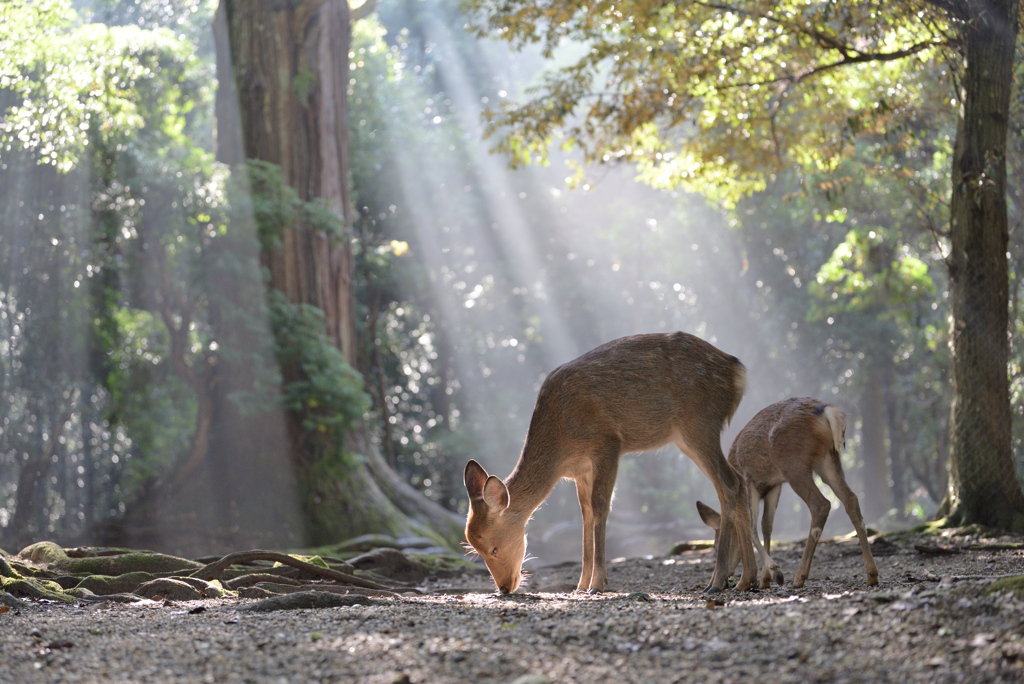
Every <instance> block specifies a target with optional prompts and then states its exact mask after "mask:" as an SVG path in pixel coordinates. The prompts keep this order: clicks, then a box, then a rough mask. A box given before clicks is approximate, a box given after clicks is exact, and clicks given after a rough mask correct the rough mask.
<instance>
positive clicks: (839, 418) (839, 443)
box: [824, 406, 846, 454]
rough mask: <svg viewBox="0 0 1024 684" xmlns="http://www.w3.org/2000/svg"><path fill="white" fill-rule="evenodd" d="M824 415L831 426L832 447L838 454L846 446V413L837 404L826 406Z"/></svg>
mask: <svg viewBox="0 0 1024 684" xmlns="http://www.w3.org/2000/svg"><path fill="white" fill-rule="evenodd" d="M824 415H825V420H827V421H828V425H829V427H830V428H832V448H833V449H834V450H835V452H836V454H838V453H839V452H840V451H842V450H843V447H844V446H846V437H845V435H846V414H845V413H843V410H842V409H841V408H839V407H837V406H826V407H825V411H824Z"/></svg>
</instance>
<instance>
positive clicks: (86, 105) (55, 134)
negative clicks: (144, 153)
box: [0, 0, 208, 171]
mask: <svg viewBox="0 0 1024 684" xmlns="http://www.w3.org/2000/svg"><path fill="white" fill-rule="evenodd" d="M58 17H60V18H61V20H59V21H58V19H57V18H58ZM73 20H74V13H73V12H72V11H71V9H70V7H69V5H68V3H67V2H60V1H59V0H56V1H55V2H44V3H20V2H18V3H14V5H13V7H11V8H9V9H6V10H5V13H4V14H2V15H0V35H4V36H5V39H4V40H5V41H7V42H5V44H4V46H3V48H4V49H2V50H0V55H2V56H0V86H2V87H3V88H5V89H7V90H9V91H10V92H11V93H12V94H14V95H16V97H15V98H11V102H12V104H11V105H10V106H8V107H6V112H5V120H4V124H3V126H2V128H0V154H5V153H10V152H11V151H13V150H14V149H22V150H32V151H33V152H34V153H35V154H36V155H38V157H39V158H40V161H41V162H43V163H48V164H52V165H54V166H56V167H57V168H59V169H60V170H62V171H69V170H70V169H71V168H72V167H73V166H74V165H75V164H76V162H77V160H78V159H79V158H80V157H81V155H82V154H83V153H84V152H85V150H86V147H87V146H88V145H89V144H90V138H92V143H93V144H96V143H97V142H98V143H99V144H104V145H110V144H112V143H113V141H114V139H115V138H117V137H120V136H125V135H130V134H131V132H132V131H135V130H138V129H140V128H141V127H142V126H143V125H145V124H146V123H147V122H148V123H149V124H150V125H156V126H159V127H160V128H161V129H162V130H163V132H164V133H165V134H166V135H168V136H170V137H172V138H176V139H177V140H178V142H179V143H182V142H184V138H183V137H182V130H183V125H182V123H181V121H182V119H181V117H182V116H184V115H186V114H188V113H190V112H191V111H192V109H193V108H194V107H195V104H196V98H197V97H198V95H199V94H198V93H197V92H196V91H195V90H193V89H192V87H190V86H192V85H194V84H195V83H196V82H197V80H198V74H197V73H196V72H197V71H201V70H203V69H207V68H208V67H204V66H203V65H201V64H200V63H199V62H198V61H197V60H196V59H195V58H194V56H193V51H192V47H191V45H190V44H189V43H188V42H187V41H184V40H180V39H178V38H177V37H175V36H174V34H173V33H171V32H170V31H166V30H162V29H161V30H156V31H146V30H142V29H139V28H137V27H115V28H109V27H106V26H103V25H100V24H88V25H84V26H80V27H74V28H69V27H70V24H71V23H72V22H73ZM62 29H65V30H62ZM15 40H19V41H20V42H19V43H18V45H17V46H15V45H14V44H13V43H14V42H15ZM8 43H9V44H8ZM169 84H173V86H172V87H163V86H164V85H169ZM159 111H163V112H165V114H164V116H162V117H150V116H149V113H151V112H159ZM161 119H162V120H161ZM0 159H2V157H0Z"/></svg>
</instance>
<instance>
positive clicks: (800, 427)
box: [729, 397, 833, 490]
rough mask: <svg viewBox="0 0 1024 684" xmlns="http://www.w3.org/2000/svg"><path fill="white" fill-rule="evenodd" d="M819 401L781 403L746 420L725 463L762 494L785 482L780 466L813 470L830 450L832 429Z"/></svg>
mask: <svg viewBox="0 0 1024 684" xmlns="http://www.w3.org/2000/svg"><path fill="white" fill-rule="evenodd" d="M827 406H828V404H826V403H825V402H823V401H820V400H818V399H814V398H811V397H798V398H792V399H784V400H783V401H780V402H777V403H774V404H772V405H770V406H767V407H766V408H764V409H762V410H761V411H760V412H758V414H757V415H755V416H754V417H753V418H751V419H750V422H749V423H747V424H746V426H744V428H743V429H742V430H740V433H739V434H738V435H737V436H736V439H735V441H733V444H732V448H730V449H729V463H730V464H731V465H732V466H733V467H735V468H736V469H737V470H739V471H740V472H742V473H743V474H744V475H745V476H746V477H747V479H748V480H750V481H751V482H753V483H754V484H755V485H757V486H758V487H759V488H760V489H762V490H765V489H768V488H770V487H772V486H775V485H777V484H780V483H782V482H785V481H786V478H785V476H784V475H783V473H782V470H781V468H780V463H781V462H783V461H786V462H787V464H789V465H790V467H801V468H807V469H808V470H810V469H812V468H813V465H814V463H816V462H817V461H818V460H820V459H822V458H828V457H829V455H830V454H831V452H832V450H833V436H832V428H831V426H830V425H829V422H828V419H827V418H826V417H825V408H826V407H827Z"/></svg>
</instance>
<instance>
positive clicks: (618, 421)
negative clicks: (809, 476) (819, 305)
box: [465, 332, 757, 593]
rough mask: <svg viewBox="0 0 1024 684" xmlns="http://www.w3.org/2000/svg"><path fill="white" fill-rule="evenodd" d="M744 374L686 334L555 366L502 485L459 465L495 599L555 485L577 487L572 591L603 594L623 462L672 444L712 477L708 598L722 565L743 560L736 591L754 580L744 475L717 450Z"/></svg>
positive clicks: (517, 575)
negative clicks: (715, 549)
mask: <svg viewBox="0 0 1024 684" xmlns="http://www.w3.org/2000/svg"><path fill="white" fill-rule="evenodd" d="M745 383H746V370H745V369H744V367H743V364H742V363H740V361H739V359H737V358H736V357H735V356H729V355H728V354H725V353H724V352H722V351H720V350H719V349H717V348H715V347H714V346H712V345H711V344H709V343H707V342H705V341H703V340H701V339H699V338H697V337H694V336H693V335H688V334H686V333H682V332H676V333H664V334H649V335H634V336H632V337H623V338H621V339H618V340H613V341H612V342H609V343H607V344H604V345H601V346H600V347H597V348H596V349H594V350H592V351H589V352H587V353H586V354H584V355H583V356H581V357H579V358H578V359H575V360H573V361H570V362H568V363H566V364H564V365H562V366H559V367H558V368H556V369H555V370H553V371H552V372H551V374H550V375H548V377H547V378H546V379H545V380H544V383H543V384H542V385H541V388H540V392H539V393H538V395H537V404H536V406H535V407H534V409H533V418H532V419H531V420H530V428H529V431H528V432H527V434H526V443H525V444H524V446H523V452H522V454H521V455H520V457H519V462H518V463H517V464H516V467H515V469H514V470H513V471H512V474H511V475H509V476H508V477H507V478H506V479H505V481H504V482H503V481H502V480H500V479H499V478H497V477H495V476H494V475H488V474H487V471H485V470H484V469H483V468H482V467H481V466H480V464H479V463H477V462H476V461H470V462H469V463H467V464H466V472H465V482H466V490H467V492H468V493H469V503H470V508H469V516H468V518H467V520H466V539H467V541H469V543H470V545H472V547H473V549H474V550H475V551H476V552H477V553H478V554H480V556H481V557H482V558H483V560H484V562H485V563H486V564H487V569H488V570H490V572H491V577H492V578H493V579H494V583H495V584H496V585H497V587H498V590H499V591H501V592H502V593H509V592H512V591H515V590H516V589H517V588H518V587H519V584H520V582H521V581H522V565H523V557H524V555H525V553H526V523H527V521H528V520H529V519H530V516H531V515H533V512H534V511H535V510H536V509H537V507H538V506H540V505H541V503H543V502H544V500H545V499H546V498H547V497H548V495H549V494H550V493H551V490H552V489H553V488H554V486H555V484H556V483H557V482H558V481H559V480H560V479H562V478H567V479H570V480H574V481H575V482H576V493H577V496H578V497H579V502H580V509H581V510H582V511H583V572H582V574H581V575H580V581H579V584H578V585H577V591H583V590H588V591H601V590H603V589H604V586H605V581H606V579H607V570H606V568H605V524H606V522H607V520H608V512H609V511H610V510H611V503H612V490H613V489H614V487H615V475H616V473H617V471H618V467H619V456H620V455H621V454H623V453H627V452H632V451H646V450H648V449H657V448H658V447H661V446H662V445H665V444H668V443H669V442H672V443H674V444H676V446H678V447H679V448H680V449H681V450H682V451H683V453H685V454H686V455H687V456H689V457H690V458H691V459H693V461H694V462H695V463H696V464H697V465H698V466H699V467H700V469H701V470H702V471H703V472H704V474H705V475H707V476H708V478H710V480H711V482H712V483H713V484H714V485H715V491H716V492H717V493H718V500H719V502H720V505H721V506H722V510H723V511H730V515H728V516H727V517H726V524H725V525H724V526H723V529H722V533H721V534H720V538H721V540H720V544H721V547H722V548H723V549H725V550H726V551H727V552H728V553H726V554H723V555H719V558H718V560H717V561H716V564H715V572H714V574H713V575H712V578H711V584H710V585H709V587H708V588H709V590H710V591H717V590H721V589H723V588H724V587H725V582H726V579H727V578H728V577H729V575H731V574H732V571H733V570H735V569H736V566H735V565H733V566H732V567H731V568H728V572H726V567H725V564H724V563H723V562H722V558H726V557H731V554H732V552H733V551H735V552H736V555H737V557H742V560H743V576H742V577H741V578H740V581H739V584H738V585H737V586H738V588H740V589H747V588H749V587H750V585H751V584H752V583H753V580H754V576H755V574H756V572H757V562H756V560H755V558H754V552H753V547H752V540H751V538H750V514H749V512H748V510H747V495H746V492H745V490H744V485H743V479H742V478H741V477H740V476H739V475H738V474H737V473H736V472H735V471H734V470H733V469H732V468H731V467H730V466H729V464H728V463H727V462H726V460H725V455H724V454H723V453H722V447H721V436H722V428H723V427H724V426H725V424H726V423H727V422H728V421H729V419H730V418H731V417H732V415H733V414H734V413H735V412H736V407H737V406H738V405H739V403H740V399H741V398H742V396H743V390H744V387H745Z"/></svg>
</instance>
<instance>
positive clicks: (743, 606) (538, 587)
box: [0, 537, 1024, 684]
mask: <svg viewBox="0 0 1024 684" xmlns="http://www.w3.org/2000/svg"><path fill="white" fill-rule="evenodd" d="M1020 542H1021V539H1019V538H1015V539H1008V538H1002V539H995V540H993V539H980V538H971V537H959V538H952V539H948V540H939V543H940V544H941V545H943V546H944V547H946V548H945V549H943V548H937V547H936V546H935V544H936V540H935V538H934V537H930V538H928V539H927V540H924V539H923V538H914V537H901V538H898V539H897V540H896V541H895V542H890V543H882V542H880V543H876V545H875V551H876V553H877V557H876V560H877V562H878V566H879V572H880V575H881V586H880V587H878V588H875V589H872V590H870V591H868V590H867V588H866V586H865V580H864V571H863V566H862V564H861V557H860V550H859V547H858V546H857V544H856V541H854V540H835V541H831V542H823V543H821V544H820V545H819V547H818V551H817V554H816V555H815V562H814V567H813V569H812V574H811V578H810V580H808V583H807V586H805V587H804V588H802V589H794V588H793V587H792V585H790V584H789V583H788V582H787V584H786V585H784V586H782V587H777V588H774V589H771V590H767V591H761V592H755V593H739V592H736V591H734V590H730V591H727V592H724V593H723V594H719V595H717V597H716V600H712V601H710V602H709V599H708V596H706V595H704V594H703V593H702V591H701V590H702V589H703V587H704V585H705V584H706V583H707V581H708V579H709V578H710V576H711V571H712V568H713V566H714V558H713V552H712V551H710V550H694V551H688V552H685V553H683V554H680V555H677V556H671V557H661V558H648V559H629V560H626V559H616V562H613V563H611V564H610V566H609V568H610V572H609V586H610V587H611V589H612V591H609V592H607V593H604V594H600V595H594V596H573V595H571V594H569V593H566V590H567V589H571V588H572V587H574V586H575V582H576V579H577V574H578V572H579V566H578V564H576V565H572V564H564V565H561V566H554V567H546V568H537V569H535V570H534V577H533V578H532V579H531V580H530V581H529V582H528V583H527V584H526V586H525V589H524V590H520V592H521V593H519V594H516V595H512V596H506V597H500V596H497V595H495V594H494V593H493V591H492V587H491V586H490V581H489V577H488V576H487V575H486V573H481V574H466V575H462V576H460V577H456V578H449V579H445V580H438V581H434V582H430V583H428V584H426V585H425V586H424V587H422V588H421V591H422V592H423V593H422V594H417V595H406V596H401V597H397V598H396V597H391V598H375V599H373V604H372V605H355V606H347V607H340V608H328V609H317V610H291V611H279V612H271V613H253V612H248V611H245V610H240V609H241V608H242V607H244V606H245V605H247V604H251V603H252V601H250V600H245V599H216V600H206V601H194V602H179V603H169V602H159V601H145V602H140V603H135V604H116V603H98V604H85V605H79V606H64V605H56V604H40V603H31V604H29V605H27V606H25V607H22V608H16V609H12V610H9V611H7V612H4V613H2V614H0V681H3V682H19V683H20V682H99V681H104V682H201V681H209V682H234V681H251V682H317V681H342V682H348V681H353V682H384V683H387V684H391V683H393V682H468V681H482V682H515V681H518V682H519V683H520V684H526V683H527V682H531V683H537V684H539V683H540V682H545V681H550V682H594V681H613V682H674V681H684V682H690V681H693V682H726V681H750V680H751V679H752V678H761V677H765V676H767V677H769V678H770V680H771V681H773V682H811V681H829V682H843V681H871V682H885V681H891V682H907V681H940V682H947V681H949V682H952V681H968V682H978V681H1015V682H1019V681H1024V592H1022V593H1021V594H1020V597H1019V598H1018V597H1014V596H1013V594H1012V593H1010V592H1009V591H1003V592H991V584H992V582H993V579H994V578H999V577H1005V576H1009V575H1021V574H1024V550H1021V547H1020ZM923 544H927V545H928V546H923ZM1015 545H1016V548H1014V546H1015ZM915 546H917V547H921V550H919V549H918V548H915ZM801 550H802V544H796V545H783V546H781V547H777V548H775V549H773V551H774V553H773V557H775V559H776V560H777V561H778V562H779V563H780V565H781V566H782V568H783V570H784V571H785V572H786V574H787V580H788V579H789V578H790V577H791V575H792V573H793V571H794V570H795V568H796V565H797V563H798V561H799V555H800V552H801ZM943 551H946V552H948V555H936V554H938V553H941V552H943Z"/></svg>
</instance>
